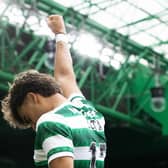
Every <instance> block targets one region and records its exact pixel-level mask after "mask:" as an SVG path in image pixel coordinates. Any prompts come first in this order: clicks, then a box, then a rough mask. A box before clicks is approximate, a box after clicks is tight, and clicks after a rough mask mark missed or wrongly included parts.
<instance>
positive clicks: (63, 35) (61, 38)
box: [55, 33, 68, 44]
mask: <svg viewBox="0 0 168 168" xmlns="http://www.w3.org/2000/svg"><path fill="white" fill-rule="evenodd" d="M60 41H62V42H65V43H67V44H68V36H67V34H66V33H57V34H55V42H56V43H58V42H60Z"/></svg>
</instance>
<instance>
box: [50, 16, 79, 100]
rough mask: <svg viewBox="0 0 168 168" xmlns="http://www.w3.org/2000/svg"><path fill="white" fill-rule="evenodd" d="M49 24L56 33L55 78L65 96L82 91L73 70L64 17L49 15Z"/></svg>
mask: <svg viewBox="0 0 168 168" xmlns="http://www.w3.org/2000/svg"><path fill="white" fill-rule="evenodd" d="M48 26H49V27H50V29H51V30H52V32H53V33H54V34H55V35H56V53H55V67H54V76H55V79H56V80H57V81H59V82H60V85H61V88H62V90H63V95H64V96H65V97H69V96H70V95H71V94H72V93H80V90H79V88H78V86H77V82H76V77H75V73H74V70H73V63H72V58H71V54H70V51H69V47H68V41H67V40H68V39H67V35H66V29H65V24H64V20H63V17H62V16H59V15H51V16H49V17H48Z"/></svg>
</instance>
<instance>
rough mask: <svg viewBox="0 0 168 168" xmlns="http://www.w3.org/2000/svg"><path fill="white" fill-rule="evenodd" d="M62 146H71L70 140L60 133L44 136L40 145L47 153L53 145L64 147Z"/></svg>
mask: <svg viewBox="0 0 168 168" xmlns="http://www.w3.org/2000/svg"><path fill="white" fill-rule="evenodd" d="M64 146H68V147H70V148H73V144H72V141H71V140H70V139H68V138H65V137H64V136H62V135H55V136H51V137H49V138H46V139H45V140H44V142H43V144H42V147H43V149H44V151H45V153H48V152H49V151H50V150H51V149H53V148H55V147H56V148H58V147H64Z"/></svg>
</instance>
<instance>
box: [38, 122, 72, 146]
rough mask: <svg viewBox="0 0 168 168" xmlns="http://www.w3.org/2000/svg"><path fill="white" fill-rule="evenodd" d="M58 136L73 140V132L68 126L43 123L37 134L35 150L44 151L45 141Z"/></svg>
mask: <svg viewBox="0 0 168 168" xmlns="http://www.w3.org/2000/svg"><path fill="white" fill-rule="evenodd" d="M58 134H60V135H62V136H64V137H66V138H68V139H70V140H71V139H72V132H71V129H70V128H69V127H68V126H66V125H63V124H61V123H57V122H43V123H41V124H40V125H39V126H38V131H37V134H36V142H35V149H42V144H43V142H44V141H45V139H47V138H49V137H51V136H54V135H58Z"/></svg>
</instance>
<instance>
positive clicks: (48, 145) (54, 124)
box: [36, 114, 74, 164]
mask: <svg viewBox="0 0 168 168" xmlns="http://www.w3.org/2000/svg"><path fill="white" fill-rule="evenodd" d="M36 139H37V142H36V146H37V148H42V150H43V151H44V153H45V155H46V156H47V160H48V164H49V163H50V162H51V161H52V160H53V159H55V158H58V157H64V156H70V157H74V156H73V143H72V133H71V129H70V128H69V127H68V126H67V125H66V122H65V121H64V117H63V116H60V115H55V114H54V115H48V116H47V115H46V116H44V117H43V118H42V119H40V121H39V122H38V127H37V133H36Z"/></svg>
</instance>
